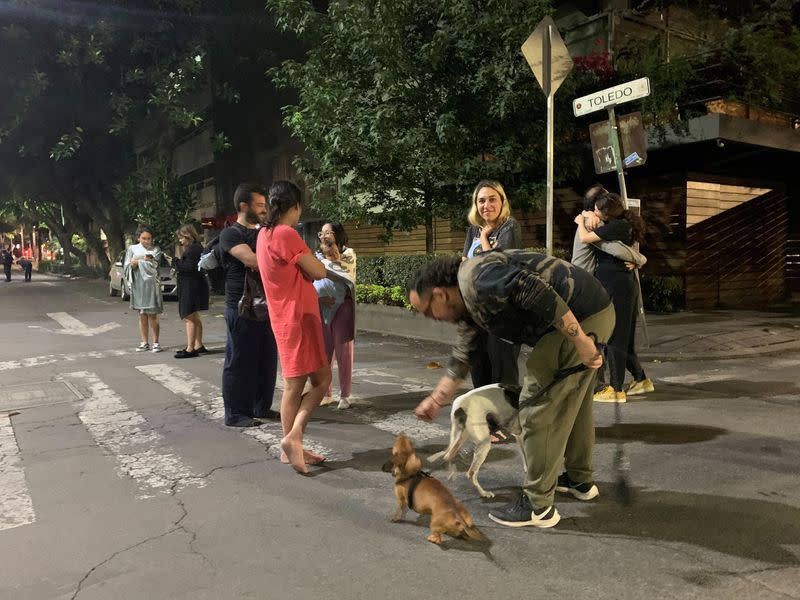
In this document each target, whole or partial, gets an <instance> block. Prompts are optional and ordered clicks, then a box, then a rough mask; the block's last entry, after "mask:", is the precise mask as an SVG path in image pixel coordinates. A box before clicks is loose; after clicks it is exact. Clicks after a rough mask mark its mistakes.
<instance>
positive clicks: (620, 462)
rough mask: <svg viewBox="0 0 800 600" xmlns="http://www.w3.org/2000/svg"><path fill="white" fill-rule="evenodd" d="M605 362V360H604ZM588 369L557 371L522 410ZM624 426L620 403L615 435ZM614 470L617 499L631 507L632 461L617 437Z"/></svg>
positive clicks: (602, 347)
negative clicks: (630, 476)
mask: <svg viewBox="0 0 800 600" xmlns="http://www.w3.org/2000/svg"><path fill="white" fill-rule="evenodd" d="M587 335H588V336H589V337H591V338H592V339H593V340H594V345H595V346H596V347H597V350H598V351H599V352H601V353H602V352H603V351H604V350H605V348H606V344H604V343H601V342H598V341H597V335H595V334H594V333H588V334H587ZM604 360H605V359H604ZM586 369H588V367H587V366H586V365H584V364H583V363H581V364H579V365H574V366H572V367H566V368H564V369H559V370H558V371H556V374H555V376H554V377H553V380H552V381H551V382H550V383H548V384H547V385H546V386H544V387H543V388H542V389H540V390H539V391H538V392H537V393H536V394H534V395H533V396H532V397H531V398H530V399H528V400H526V401H525V403H524V405H523V404H522V403H520V410H521V409H522V408H523V406H526V407H528V406H531V405H534V404H535V403H536V402H538V401H539V399H540V398H542V397H543V396H544V395H545V394H547V392H549V391H550V390H551V389H553V387H554V386H555V385H557V384H559V383H561V382H562V381H564V379H566V378H567V377H569V376H570V375H574V374H575V373H580V372H581V371H585V370H586ZM621 424H622V409H621V408H620V406H619V403H618V402H615V403H614V431H615V433H616V432H618V431H619V427H620V425H621ZM612 464H613V469H614V471H615V472H616V474H617V480H616V482H615V483H614V494H615V496H616V498H617V501H618V502H619V503H620V504H622V505H624V506H630V505H631V504H633V502H634V496H633V488H632V487H631V484H630V481H629V479H628V474H629V473H630V470H631V466H630V461H628V458H627V457H626V456H625V446H624V444H623V443H622V440H621V439H620V438H619V436H618V437H617V447H616V450H615V451H614V460H613V463H612Z"/></svg>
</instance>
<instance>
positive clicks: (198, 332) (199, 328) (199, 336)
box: [190, 312, 203, 350]
mask: <svg viewBox="0 0 800 600" xmlns="http://www.w3.org/2000/svg"><path fill="white" fill-rule="evenodd" d="M192 314H193V315H194V342H193V345H192V346H190V348H192V349H193V350H197V349H198V348H200V347H201V346H202V345H203V320H202V319H201V318H200V313H199V312H196V313H192Z"/></svg>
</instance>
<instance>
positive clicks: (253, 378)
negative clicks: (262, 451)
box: [222, 307, 278, 425]
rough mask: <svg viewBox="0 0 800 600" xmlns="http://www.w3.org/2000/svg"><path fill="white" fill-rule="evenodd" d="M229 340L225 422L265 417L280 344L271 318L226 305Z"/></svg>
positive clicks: (224, 379)
mask: <svg viewBox="0 0 800 600" xmlns="http://www.w3.org/2000/svg"><path fill="white" fill-rule="evenodd" d="M225 323H226V324H227V326H228V343H227V344H226V345H225V365H224V366H223V367H222V400H223V403H224V404H225V424H226V425H235V424H237V423H240V422H243V421H247V420H249V419H251V418H253V417H265V416H267V411H269V409H270V407H271V406H272V395H273V394H274V393H275V378H276V376H277V374H278V347H277V346H276V345H275V336H274V335H273V333H272V327H270V324H269V321H266V322H265V321H250V320H248V319H242V318H241V317H239V314H238V313H237V311H236V309H235V308H230V307H226V308H225Z"/></svg>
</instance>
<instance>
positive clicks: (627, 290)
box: [598, 273, 646, 392]
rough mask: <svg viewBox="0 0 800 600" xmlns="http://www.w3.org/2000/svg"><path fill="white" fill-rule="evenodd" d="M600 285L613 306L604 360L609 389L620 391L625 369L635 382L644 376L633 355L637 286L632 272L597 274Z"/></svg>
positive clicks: (634, 347)
mask: <svg viewBox="0 0 800 600" xmlns="http://www.w3.org/2000/svg"><path fill="white" fill-rule="evenodd" d="M598 279H600V281H601V283H602V284H603V286H604V287H605V288H606V291H607V292H608V295H609V296H611V301H612V302H613V303H614V313H615V315H616V317H617V322H616V325H615V326H614V333H612V334H611V339H610V340H609V341H608V350H607V352H606V357H607V359H608V371H609V377H610V379H611V387H613V388H614V389H615V390H616V391H618V392H620V391H622V387H623V383H624V382H625V370H626V369H627V370H628V371H630V373H631V375H633V379H634V380H635V381H641V380H642V379H644V378H645V377H646V375H645V374H644V369H642V365H641V364H640V363H639V357H638V356H637V355H636V318H637V316H638V314H637V313H638V306H639V286H637V285H636V279H635V278H634V275H633V274H632V273H613V274H605V275H604V276H601V275H600V274H598Z"/></svg>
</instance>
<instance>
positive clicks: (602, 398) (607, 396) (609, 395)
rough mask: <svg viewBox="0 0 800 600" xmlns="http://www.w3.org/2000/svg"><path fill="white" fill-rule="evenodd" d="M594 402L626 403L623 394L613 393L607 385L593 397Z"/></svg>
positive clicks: (611, 388)
mask: <svg viewBox="0 0 800 600" xmlns="http://www.w3.org/2000/svg"><path fill="white" fill-rule="evenodd" d="M594 401H595V402H620V403H622V402H626V401H627V398H626V396H625V392H617V391H614V388H613V387H611V386H610V385H607V386H606V387H604V388H603V389H602V390H600V391H599V392H596V393H595V395H594Z"/></svg>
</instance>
